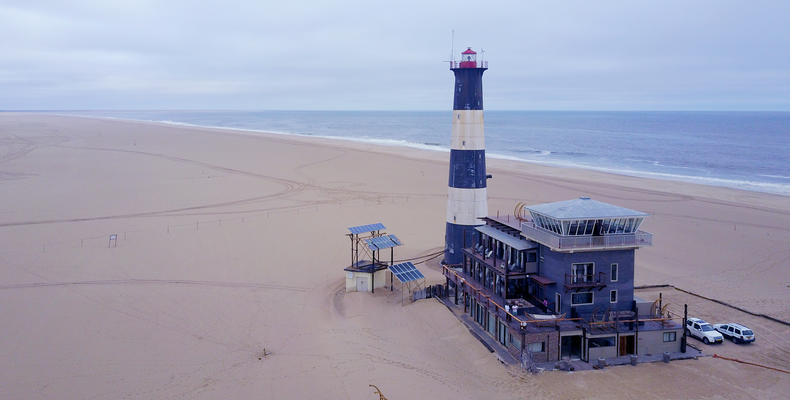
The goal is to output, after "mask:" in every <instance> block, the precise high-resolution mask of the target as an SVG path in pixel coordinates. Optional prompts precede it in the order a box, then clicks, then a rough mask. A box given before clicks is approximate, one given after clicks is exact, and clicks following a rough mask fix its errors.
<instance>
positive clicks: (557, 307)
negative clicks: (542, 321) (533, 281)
mask: <svg viewBox="0 0 790 400" xmlns="http://www.w3.org/2000/svg"><path fill="white" fill-rule="evenodd" d="M560 300H562V298H561V297H560V294H559V293H554V313H555V314H559V313H560V310H562V306H561V302H560Z"/></svg>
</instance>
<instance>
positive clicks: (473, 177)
mask: <svg viewBox="0 0 790 400" xmlns="http://www.w3.org/2000/svg"><path fill="white" fill-rule="evenodd" d="M450 69H451V70H452V71H453V73H454V74H455V91H454V99H453V138H452V142H451V145H450V183H449V190H448V197H447V227H446V231H445V237H444V242H445V245H444V263H445V264H461V263H462V262H463V254H462V253H461V249H462V248H463V247H464V246H471V245H472V243H475V241H476V239H477V231H475V227H476V226H479V225H483V224H484V222H483V221H482V220H481V219H480V218H482V217H485V216H486V215H487V214H488V201H487V198H486V156H485V141H484V135H483V72H485V70H486V69H488V64H487V63H484V62H483V61H478V60H477V53H476V52H475V51H474V50H472V49H471V48H467V49H466V50H465V51H464V52H463V53H461V61H451V62H450Z"/></svg>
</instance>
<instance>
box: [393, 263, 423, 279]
mask: <svg viewBox="0 0 790 400" xmlns="http://www.w3.org/2000/svg"><path fill="white" fill-rule="evenodd" d="M389 270H390V271H392V273H393V274H394V275H395V277H396V278H398V280H399V281H400V282H401V283H406V282H411V281H416V280H417V279H425V275H423V274H422V272H420V270H418V269H417V267H415V266H414V264H412V263H410V262H405V263H400V264H395V265H392V266H390V267H389Z"/></svg>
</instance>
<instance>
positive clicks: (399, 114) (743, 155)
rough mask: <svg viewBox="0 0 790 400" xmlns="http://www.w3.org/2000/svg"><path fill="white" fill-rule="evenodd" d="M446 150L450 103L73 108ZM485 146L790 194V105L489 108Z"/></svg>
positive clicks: (493, 152) (564, 162)
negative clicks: (440, 106) (788, 108)
mask: <svg viewBox="0 0 790 400" xmlns="http://www.w3.org/2000/svg"><path fill="white" fill-rule="evenodd" d="M60 113H62V114H71V115H86V116H98V117H110V118H121V119H133V120H145V121H157V122H165V123H171V124H186V125H198V126H209V127H222V128H235V129H243V130H249V131H252V132H255V131H265V132H274V133H280V134H290V135H306V136H315V137H322V138H336V139H344V140H355V141H367V142H373V143H379V144H384V145H391V146H404V147H416V148H422V149H430V150H436V151H448V149H449V143H450V127H451V123H452V114H451V111H449V110H448V111H426V112H419V111H69V112H60ZM485 135H486V155H487V157H490V158H506V159H511V160H519V161H524V162H531V163H540V164H547V165H556V166H568V167H579V168H586V169H593V170H600V171H605V172H613V173H618V174H624V175H633V176H644V177H651V178H659V179H668V180H677V181H686V182H693V183H700V184H706V185H715V186H726V187H733V188H738V189H745V190H752V191H760V192H768V193H776V194H783V195H790V112H598V111H578V112H575V111H573V112H568V111H486V112H485Z"/></svg>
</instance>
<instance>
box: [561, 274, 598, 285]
mask: <svg viewBox="0 0 790 400" xmlns="http://www.w3.org/2000/svg"><path fill="white" fill-rule="evenodd" d="M597 286H606V273H604V272H598V273H597V274H584V275H579V274H576V275H574V274H565V287H566V288H588V287H597Z"/></svg>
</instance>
